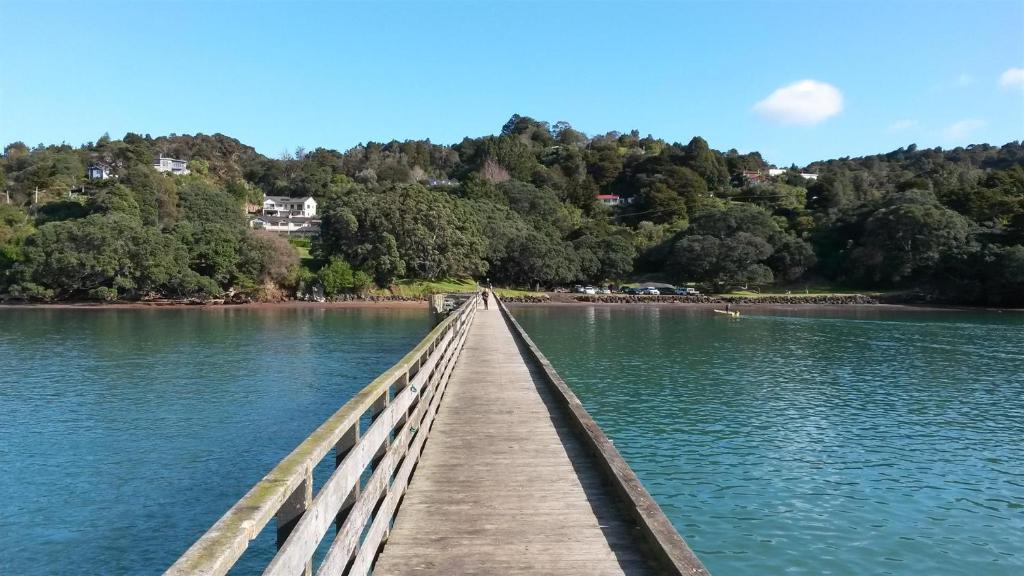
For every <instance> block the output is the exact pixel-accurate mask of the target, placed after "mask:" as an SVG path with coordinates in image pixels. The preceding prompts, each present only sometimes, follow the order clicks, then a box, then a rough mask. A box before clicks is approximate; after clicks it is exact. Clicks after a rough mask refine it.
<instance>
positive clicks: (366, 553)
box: [349, 363, 454, 575]
mask: <svg viewBox="0 0 1024 576" xmlns="http://www.w3.org/2000/svg"><path fill="white" fill-rule="evenodd" d="M453 364H454V363H453ZM441 383H442V384H446V383H447V381H446V379H445V380H442V382H441ZM443 395H444V389H443V388H439V389H438V393H437V394H436V395H435V397H434V398H433V399H432V400H431V401H430V402H429V403H427V402H424V403H423V404H425V405H427V411H426V414H425V415H424V417H423V420H422V424H421V433H418V434H417V435H416V437H415V438H414V439H413V441H412V445H411V446H410V447H409V451H408V454H407V456H406V458H405V460H404V461H403V462H402V466H401V468H399V470H398V474H397V475H396V477H395V480H394V483H393V484H392V486H391V488H390V489H389V490H388V493H387V496H385V497H384V502H383V503H382V504H381V506H380V508H379V509H378V511H377V515H376V516H375V517H374V519H373V522H372V523H371V524H370V529H369V531H368V532H367V533H366V536H365V537H364V538H363V542H362V543H361V544H360V548H359V551H358V552H357V553H356V557H355V559H354V560H353V561H352V568H351V570H350V571H349V574H356V575H363V574H369V573H370V569H371V567H372V564H373V561H374V560H375V559H376V557H377V549H378V547H379V545H380V543H381V542H382V540H383V539H384V538H385V535H386V533H387V531H388V529H389V527H390V524H391V519H392V518H393V516H394V512H395V508H396V507H397V506H398V500H399V499H400V498H401V497H402V495H403V494H404V493H405V489H406V486H407V485H408V481H409V477H410V475H411V473H412V469H413V467H414V466H415V465H416V463H417V461H418V460H419V455H420V452H421V450H422V449H423V445H424V443H425V442H426V439H427V436H428V435H427V433H426V432H427V431H428V430H429V429H430V426H431V424H432V423H433V420H434V416H435V415H436V414H437V409H438V406H439V404H440V401H441V398H442V397H443Z"/></svg>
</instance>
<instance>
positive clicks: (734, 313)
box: [715, 308, 740, 318]
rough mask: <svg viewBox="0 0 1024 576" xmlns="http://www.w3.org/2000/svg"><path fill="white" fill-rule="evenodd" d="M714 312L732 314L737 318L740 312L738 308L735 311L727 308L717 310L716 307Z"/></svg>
mask: <svg viewBox="0 0 1024 576" xmlns="http://www.w3.org/2000/svg"><path fill="white" fill-rule="evenodd" d="M715 312H717V313H719V314H728V315H729V316H732V317H733V318H739V317H740V313H739V311H738V310H737V311H736V312H732V311H729V310H718V309H717V308H716V309H715Z"/></svg>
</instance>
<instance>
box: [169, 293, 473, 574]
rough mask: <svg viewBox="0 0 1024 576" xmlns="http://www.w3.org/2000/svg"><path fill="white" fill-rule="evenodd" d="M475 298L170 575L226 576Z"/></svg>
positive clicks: (320, 432) (336, 417)
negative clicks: (307, 476)
mask: <svg viewBox="0 0 1024 576" xmlns="http://www.w3.org/2000/svg"><path fill="white" fill-rule="evenodd" d="M475 305H476V299H475V298H470V299H469V300H467V301H466V302H465V303H464V304H463V305H462V306H461V307H460V308H459V309H458V310H457V311H456V312H454V313H453V314H451V315H449V316H448V318H446V319H444V320H443V321H442V322H441V323H439V324H438V325H437V326H436V327H434V329H433V330H431V332H430V333H429V334H427V336H426V337H424V339H423V340H422V341H420V343H419V344H417V345H416V347H414V348H413V349H412V350H411V351H410V352H409V353H408V354H406V355H405V356H404V357H403V358H402V359H401V360H399V361H398V363H396V364H395V365H394V366H392V367H391V368H390V369H388V370H386V371H385V372H383V373H382V374H381V375H380V376H378V377H377V378H375V379H374V380H373V381H372V382H370V383H369V384H368V385H367V386H366V387H365V388H363V390H361V391H360V392H359V393H357V394H356V395H355V396H354V397H353V398H352V399H351V400H349V401H348V402H346V403H345V405H344V406H342V407H341V408H339V409H338V411H337V412H335V413H334V414H333V415H332V416H331V417H329V418H328V419H327V420H326V421H325V422H324V423H323V424H321V425H320V427H318V428H317V429H316V430H315V431H314V432H313V433H312V434H310V436H309V437H308V438H306V440H304V441H303V442H302V443H301V444H300V445H299V446H298V447H297V448H296V449H295V450H294V451H292V453H291V454H289V455H288V456H287V457H286V458H285V459H284V460H282V461H281V462H280V463H279V464H278V465H277V466H275V467H274V469H273V470H271V471H270V473H269V474H267V475H266V476H265V477H264V478H263V479H262V480H260V482H258V483H257V484H256V485H255V486H253V487H252V489H250V490H249V492H247V493H246V494H245V496H243V497H242V498H241V499H240V500H239V501H238V502H237V503H236V504H235V505H234V506H233V507H232V508H231V509H230V510H228V511H227V512H226V513H225V514H224V515H223V516H222V517H221V518H220V519H219V520H217V522H216V523H215V524H214V525H213V526H212V527H211V528H210V529H209V530H207V531H206V533H204V534H203V535H202V537H200V538H199V540H197V541H196V542H195V543H194V544H193V545H192V546H190V547H189V549H188V550H186V551H185V553H184V554H182V556H181V557H180V558H178V560H177V561H176V562H175V563H174V564H173V565H172V566H171V567H170V568H168V569H167V571H166V573H165V574H167V575H168V576H185V575H190V576H191V575H201V576H221V575H223V574H226V573H227V572H228V570H230V569H231V567H232V566H233V565H234V563H235V562H236V561H237V560H238V558H239V557H241V555H242V553H243V552H244V551H245V549H246V548H247V547H248V545H249V542H250V541H251V540H252V539H254V538H256V536H257V535H259V533H260V532H261V531H262V530H263V528H264V527H265V526H266V525H267V523H269V522H270V520H271V519H272V518H273V517H274V515H275V514H276V513H277V510H278V509H279V508H280V507H281V506H282V505H283V504H284V502H285V500H286V499H287V498H288V497H289V496H290V495H291V494H292V493H294V491H295V489H296V488H297V487H298V486H299V484H300V483H302V482H303V481H304V479H305V471H306V470H311V469H313V468H315V467H316V465H317V464H318V463H319V462H320V461H321V460H323V458H324V456H325V455H326V454H327V453H328V452H330V451H331V450H332V449H333V448H334V446H335V445H336V444H337V443H338V441H339V440H340V438H341V436H342V435H343V434H344V433H346V432H347V431H348V430H350V429H351V427H352V426H353V425H354V424H357V423H358V422H359V419H360V417H362V415H363V414H364V413H365V412H366V410H367V409H368V408H369V407H370V405H371V403H372V402H373V401H374V400H375V399H376V398H377V394H378V392H379V391H380V390H381V389H387V388H388V387H389V386H391V384H392V383H393V382H394V381H395V379H396V378H398V377H399V376H400V375H401V374H405V373H407V372H408V371H409V368H410V367H411V365H412V363H413V362H414V361H416V360H418V359H419V358H420V356H421V354H422V352H423V350H425V349H427V347H429V346H430V345H431V344H433V343H434V342H435V341H436V340H437V339H438V338H439V337H440V336H441V335H442V334H445V333H447V332H448V331H450V330H451V329H452V328H453V327H454V326H456V325H458V324H459V323H461V322H464V321H465V319H466V318H467V317H471V315H472V314H473V312H474V310H473V308H474V307H475Z"/></svg>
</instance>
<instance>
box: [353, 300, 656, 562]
mask: <svg viewBox="0 0 1024 576" xmlns="http://www.w3.org/2000/svg"><path fill="white" fill-rule="evenodd" d="M539 378H540V372H539V371H538V370H537V369H536V368H535V367H533V366H532V365H531V364H530V363H528V362H527V361H526V360H525V358H524V357H523V356H522V355H521V354H520V352H519V350H518V348H517V345H516V341H515V339H514V337H513V335H512V333H511V331H510V330H509V328H508V326H507V325H506V324H505V322H504V320H503V318H502V316H501V314H500V312H498V311H497V309H495V308H492V309H491V310H490V311H483V310H479V311H478V312H477V317H476V319H475V320H474V323H473V325H472V327H471V328H470V332H469V336H468V339H467V341H466V344H465V347H464V349H463V351H462V353H461V354H460V355H459V362H458V363H457V365H456V366H455V368H454V371H453V373H452V376H451V379H450V381H449V383H448V390H447V392H445V398H444V402H443V403H441V406H440V410H439V412H438V415H437V417H436V419H435V422H434V425H433V428H432V429H431V431H430V437H429V439H428V441H427V443H426V446H425V447H424V448H423V453H422V456H421V458H420V460H419V462H418V464H417V465H416V471H415V476H414V477H413V478H412V481H411V483H410V484H409V487H408V489H407V490H406V493H405V498H404V500H402V504H401V506H400V507H399V508H398V513H397V517H396V518H395V521H394V526H393V527H392V529H391V534H390V537H389V538H388V540H387V544H386V545H385V546H384V548H383V552H382V554H381V555H380V558H379V559H378V561H377V562H376V564H375V565H374V566H373V573H374V575H380V576H388V575H391V574H402V573H407V572H408V573H417V574H458V573H469V574H494V573H504V572H505V571H517V570H519V571H528V572H529V571H533V572H542V573H549V574H550V573H557V571H558V570H559V568H566V569H570V568H573V567H574V566H575V568H573V569H572V570H569V571H570V572H576V573H581V572H582V573H594V574H600V573H613V574H623V573H630V574H643V573H649V572H650V567H649V566H647V565H646V563H644V562H643V561H642V559H643V556H642V554H641V553H640V552H638V550H640V547H639V545H638V542H637V540H636V538H635V534H636V530H635V526H634V525H633V523H632V522H631V521H629V520H628V518H627V517H626V516H625V515H624V514H622V513H621V512H620V511H619V510H618V509H617V508H616V506H615V504H614V500H613V498H612V497H611V496H610V494H609V491H608V489H607V486H606V485H605V484H604V480H603V479H602V478H601V477H600V474H599V473H598V469H597V467H596V466H595V465H594V464H592V463H590V462H589V453H588V452H587V451H585V450H584V449H583V448H582V447H581V446H579V442H578V441H577V440H576V439H574V438H573V437H572V435H571V426H570V424H569V423H567V422H566V421H565V418H564V415H563V414H561V412H560V411H557V410H554V409H553V405H552V402H551V401H550V399H549V398H547V396H546V394H547V395H549V393H548V392H545V390H546V388H547V386H546V385H543V386H542V383H541V382H540V380H539ZM411 451H412V449H410V453H412V452H411ZM401 479H402V476H401V472H399V475H398V478H397V479H396V486H395V487H393V490H392V494H393V495H394V496H392V494H389V496H388V498H395V499H397V498H398V497H400V490H399V489H400V488H401V485H400V484H399V482H400V481H401ZM390 503H391V502H390V501H389V500H388V499H385V502H384V503H383V504H382V506H381V510H382V512H383V511H387V510H389V508H388V506H389V505H390ZM386 521H387V517H386V514H383V513H381V514H380V518H378V519H376V520H375V523H377V522H379V524H377V526H380V525H383V523H384V522H386ZM375 527H376V526H375ZM375 527H371V529H370V532H368V534H367V541H366V543H365V544H364V546H363V548H362V550H361V551H360V554H361V555H363V556H365V557H369V556H370V555H372V554H373V553H374V552H375V550H374V546H373V545H374V544H376V538H377V536H378V532H377V531H375V530H374V528H375ZM553 543H557V544H558V546H553V547H550V548H548V549H547V550H545V553H544V555H543V556H536V555H531V553H530V552H526V553H525V554H524V555H523V556H521V557H520V558H518V559H513V558H510V557H509V558H506V559H501V558H497V557H494V556H492V555H489V554H488V551H489V550H497V549H499V548H500V547H501V546H502V545H507V544H522V545H525V546H526V547H527V548H529V547H531V546H533V545H542V544H553ZM578 549H584V550H591V551H593V550H600V551H601V552H600V553H595V554H591V555H588V556H587V557H586V558H585V559H583V560H580V556H579V554H578V553H577V552H574V551H575V550H578ZM573 555H575V557H574V558H573V561H572V562H570V557H572V556H573ZM414 558H415V559H417V560H416V561H415V564H414V566H416V569H415V570H412V568H411V567H410V561H411V559H414ZM638 558H639V560H638ZM366 566H367V565H366V564H365V563H363V564H354V565H353V572H352V573H353V574H363V573H364V572H363V568H364V567H366ZM410 570H412V571H411V572H410Z"/></svg>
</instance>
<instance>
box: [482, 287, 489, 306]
mask: <svg viewBox="0 0 1024 576" xmlns="http://www.w3.org/2000/svg"><path fill="white" fill-rule="evenodd" d="M483 299H484V310H490V309H491V306H490V304H491V291H490V290H487V289H486V288H485V289H484V291H483Z"/></svg>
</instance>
